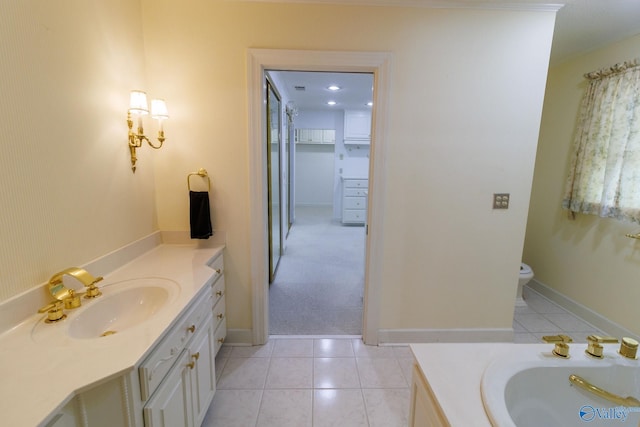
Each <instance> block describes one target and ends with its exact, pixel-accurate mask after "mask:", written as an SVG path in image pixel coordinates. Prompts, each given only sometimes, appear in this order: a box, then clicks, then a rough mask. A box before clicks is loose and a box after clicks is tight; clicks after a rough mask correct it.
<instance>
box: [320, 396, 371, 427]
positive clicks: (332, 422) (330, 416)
mask: <svg viewBox="0 0 640 427" xmlns="http://www.w3.org/2000/svg"><path fill="white" fill-rule="evenodd" d="M368 425H369V423H368V422H367V414H366V410H365V407H364V400H363V398H362V391H361V390H360V389H357V390H333V389H328V390H315V391H314V394H313V426H314V427H368Z"/></svg>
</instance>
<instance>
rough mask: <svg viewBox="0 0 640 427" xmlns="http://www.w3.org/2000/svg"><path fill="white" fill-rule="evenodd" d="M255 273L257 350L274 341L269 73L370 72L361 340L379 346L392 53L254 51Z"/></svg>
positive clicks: (252, 172)
mask: <svg viewBox="0 0 640 427" xmlns="http://www.w3.org/2000/svg"><path fill="white" fill-rule="evenodd" d="M247 67H248V70H247V71H248V72H247V79H248V82H247V83H248V84H247V92H248V98H249V99H248V101H249V106H248V113H249V115H248V119H249V123H248V125H249V126H248V130H249V139H248V143H249V146H248V153H249V212H251V216H250V236H249V243H250V247H249V251H250V270H251V276H250V277H251V292H252V304H251V305H252V338H253V344H254V345H260V344H265V343H266V342H267V340H268V338H269V267H268V265H269V264H268V247H267V245H268V236H267V220H268V218H267V187H266V185H267V170H266V156H267V153H266V150H265V148H264V147H265V141H264V138H265V137H266V136H265V135H266V133H265V129H266V113H265V108H264V105H265V102H266V100H265V99H264V94H265V93H266V91H265V88H264V85H265V83H264V82H265V76H266V71H267V70H274V71H276V70H282V71H320V72H366V73H372V74H373V76H374V80H373V81H374V91H373V94H374V99H373V108H372V134H371V147H370V159H369V198H368V209H367V224H368V232H367V242H366V245H365V248H366V250H365V272H364V274H365V280H364V282H365V283H364V301H363V325H362V338H363V340H364V342H365V344H370V345H377V344H378V329H379V321H380V291H381V289H382V265H383V255H384V254H383V234H384V233H383V219H384V208H385V204H384V198H385V182H386V166H385V159H386V157H387V156H386V152H387V145H388V144H387V143H386V140H387V138H386V134H387V121H388V105H389V80H390V77H389V74H390V68H391V54H390V53H387V52H346V51H343V52H335V51H306V50H284V49H282V50H281V49H249V50H248V58H247Z"/></svg>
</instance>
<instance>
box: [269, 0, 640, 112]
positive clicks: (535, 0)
mask: <svg viewBox="0 0 640 427" xmlns="http://www.w3.org/2000/svg"><path fill="white" fill-rule="evenodd" d="M308 1H311V2H315V1H322V0H308ZM354 1H356V2H359V3H360V4H363V3H364V4H367V3H371V4H380V1H383V2H385V1H386V3H389V4H391V3H393V4H396V5H408V6H413V7H448V6H450V7H487V6H489V7H502V6H504V7H509V6H513V5H539V6H544V5H548V4H550V3H552V2H553V1H551V2H550V1H548V0H466V1H452V0H335V1H333V2H334V3H340V2H343V3H351V2H354ZM558 3H561V4H564V6H563V7H562V8H561V9H560V10H559V11H558V13H557V17H556V26H555V31H554V35H553V44H552V47H551V65H557V64H560V63H562V62H563V61H566V60H568V59H570V58H572V57H574V56H578V55H580V54H584V53H587V52H589V51H591V50H594V49H597V48H599V47H601V46H604V45H607V44H609V43H613V42H615V41H619V40H622V39H624V38H627V37H630V36H633V35H636V34H640V0H564V1H562V2H558ZM639 56H640V55H639ZM626 59H632V58H626ZM275 74H276V78H277V79H278V80H279V82H277V83H276V86H277V87H279V88H280V89H282V90H283V91H285V92H286V94H287V95H288V97H289V98H290V99H292V100H293V101H294V103H295V105H296V107H297V108H299V109H331V108H333V109H341V110H342V109H363V108H368V107H367V106H366V103H367V102H368V101H371V98H372V86H373V76H372V75H370V74H356V73H312V72H291V71H287V72H275ZM332 84H335V85H337V86H340V87H341V90H340V91H337V92H331V91H329V90H328V89H327V87H328V86H329V85H332ZM282 86H284V87H282ZM296 86H300V87H304V88H305V90H297V89H296ZM330 99H331V100H335V101H336V102H337V104H336V105H335V106H329V105H327V104H326V102H327V101H329V100H330Z"/></svg>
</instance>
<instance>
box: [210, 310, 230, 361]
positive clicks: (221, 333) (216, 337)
mask: <svg viewBox="0 0 640 427" xmlns="http://www.w3.org/2000/svg"><path fill="white" fill-rule="evenodd" d="M226 337H227V318H226V317H225V318H224V319H222V322H221V323H220V324H219V325H218V327H217V328H216V330H215V332H214V333H213V345H214V347H215V350H214V353H215V354H218V351H219V350H220V347H222V344H224V340H225V338H226Z"/></svg>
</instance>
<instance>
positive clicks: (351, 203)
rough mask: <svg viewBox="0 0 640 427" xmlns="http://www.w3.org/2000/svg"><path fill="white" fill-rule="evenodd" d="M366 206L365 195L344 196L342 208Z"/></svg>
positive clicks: (362, 207)
mask: <svg viewBox="0 0 640 427" xmlns="http://www.w3.org/2000/svg"><path fill="white" fill-rule="evenodd" d="M366 207H367V198H366V197H345V198H344V206H342V209H364V208H366Z"/></svg>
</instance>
